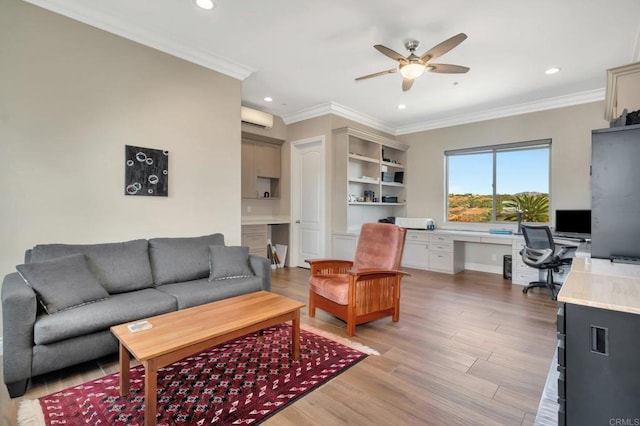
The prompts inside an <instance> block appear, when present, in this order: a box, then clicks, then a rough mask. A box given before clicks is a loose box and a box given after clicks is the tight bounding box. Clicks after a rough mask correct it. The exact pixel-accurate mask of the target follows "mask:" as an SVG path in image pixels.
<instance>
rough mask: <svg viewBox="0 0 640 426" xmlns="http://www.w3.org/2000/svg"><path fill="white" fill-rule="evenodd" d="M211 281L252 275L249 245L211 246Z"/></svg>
mask: <svg viewBox="0 0 640 426" xmlns="http://www.w3.org/2000/svg"><path fill="white" fill-rule="evenodd" d="M209 265H210V269H211V272H210V274H209V281H217V280H226V279H230V278H242V277H252V276H253V275H254V274H253V271H252V270H251V266H249V247H240V246H234V247H229V246H209Z"/></svg>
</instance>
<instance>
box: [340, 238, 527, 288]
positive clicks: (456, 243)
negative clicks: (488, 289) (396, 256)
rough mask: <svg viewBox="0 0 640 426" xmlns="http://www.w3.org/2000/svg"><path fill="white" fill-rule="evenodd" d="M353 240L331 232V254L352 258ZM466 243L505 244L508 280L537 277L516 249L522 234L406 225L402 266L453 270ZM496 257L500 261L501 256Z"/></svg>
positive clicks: (462, 265)
mask: <svg viewBox="0 0 640 426" xmlns="http://www.w3.org/2000/svg"><path fill="white" fill-rule="evenodd" d="M357 240H358V234H357V233H350V232H345V233H334V234H333V239H332V257H336V258H344V259H352V258H353V256H354V254H355V249H356V243H357ZM467 243H479V244H494V245H501V246H508V247H509V248H510V249H507V250H502V251H503V252H504V253H508V254H510V255H511V258H512V282H513V283H515V284H520V285H525V284H528V283H529V282H531V281H535V280H538V277H539V270H538V269H534V268H530V267H529V266H527V265H525V264H524V263H523V262H522V259H521V257H520V250H522V247H524V238H523V237H522V235H514V234H491V233H489V232H488V231H468V230H464V231H463V230H455V229H442V228H440V229H436V230H434V231H426V230H424V231H423V230H412V229H410V230H408V232H407V239H406V243H405V247H404V255H403V260H402V266H404V267H408V268H416V269H423V270H429V271H436V272H443V273H448V274H455V273H457V272H460V271H462V270H464V269H465V246H466V245H467ZM496 261H497V262H500V264H501V263H502V259H501V258H500V259H496ZM494 268H495V266H494ZM470 269H472V268H470ZM500 270H501V267H500Z"/></svg>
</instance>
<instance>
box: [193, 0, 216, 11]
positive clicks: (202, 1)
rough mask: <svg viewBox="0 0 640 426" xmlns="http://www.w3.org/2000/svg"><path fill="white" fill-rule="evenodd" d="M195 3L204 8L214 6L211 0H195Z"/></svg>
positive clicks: (209, 8)
mask: <svg viewBox="0 0 640 426" xmlns="http://www.w3.org/2000/svg"><path fill="white" fill-rule="evenodd" d="M196 4H197V5H198V7H200V8H202V9H205V10H211V9H213V8H214V7H215V3H214V2H213V1H212V0H196Z"/></svg>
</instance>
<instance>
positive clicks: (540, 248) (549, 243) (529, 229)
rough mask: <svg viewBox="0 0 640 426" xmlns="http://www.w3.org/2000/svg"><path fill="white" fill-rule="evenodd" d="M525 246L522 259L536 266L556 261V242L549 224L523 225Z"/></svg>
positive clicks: (539, 266)
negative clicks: (554, 257)
mask: <svg viewBox="0 0 640 426" xmlns="http://www.w3.org/2000/svg"><path fill="white" fill-rule="evenodd" d="M522 233H523V234H524V241H525V247H524V249H523V250H522V252H521V254H522V261H523V262H524V263H525V264H527V265H529V266H532V267H534V268H541V267H544V265H545V264H548V263H551V262H553V261H554V259H553V255H554V252H555V244H554V242H553V235H552V234H551V229H549V227H548V226H533V225H522Z"/></svg>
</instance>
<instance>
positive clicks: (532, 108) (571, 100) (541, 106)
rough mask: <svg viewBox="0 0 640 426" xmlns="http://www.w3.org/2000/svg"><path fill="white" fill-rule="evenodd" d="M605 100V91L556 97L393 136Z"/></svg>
mask: <svg viewBox="0 0 640 426" xmlns="http://www.w3.org/2000/svg"><path fill="white" fill-rule="evenodd" d="M604 98H605V89H604V88H602V89H595V90H588V91H585V92H580V93H574V94H572V95H564V96H558V97H555V98H549V99H543V100H539V101H533V102H525V103H522V104H516V105H510V106H506V107H500V108H492V109H488V110H486V111H481V112H472V113H469V114H462V115H458V116H455V117H451V118H444V119H440V120H428V121H424V122H422V123H417V124H412V125H409V126H402V127H399V128H397V129H396V131H395V133H394V134H395V135H396V136H397V135H406V134H409V133H417V132H423V131H426V130H433V129H440V128H443V127H451V126H458V125H461V124H469V123H475V122H478V121H486V120H492V119H496V118H504V117H510V116H513V115H521V114H527V113H532V112H538V111H545V110H549V109H556V108H563V107H568V106H573V105H580V104H586V103H590V102H597V101H602V100H604Z"/></svg>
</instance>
